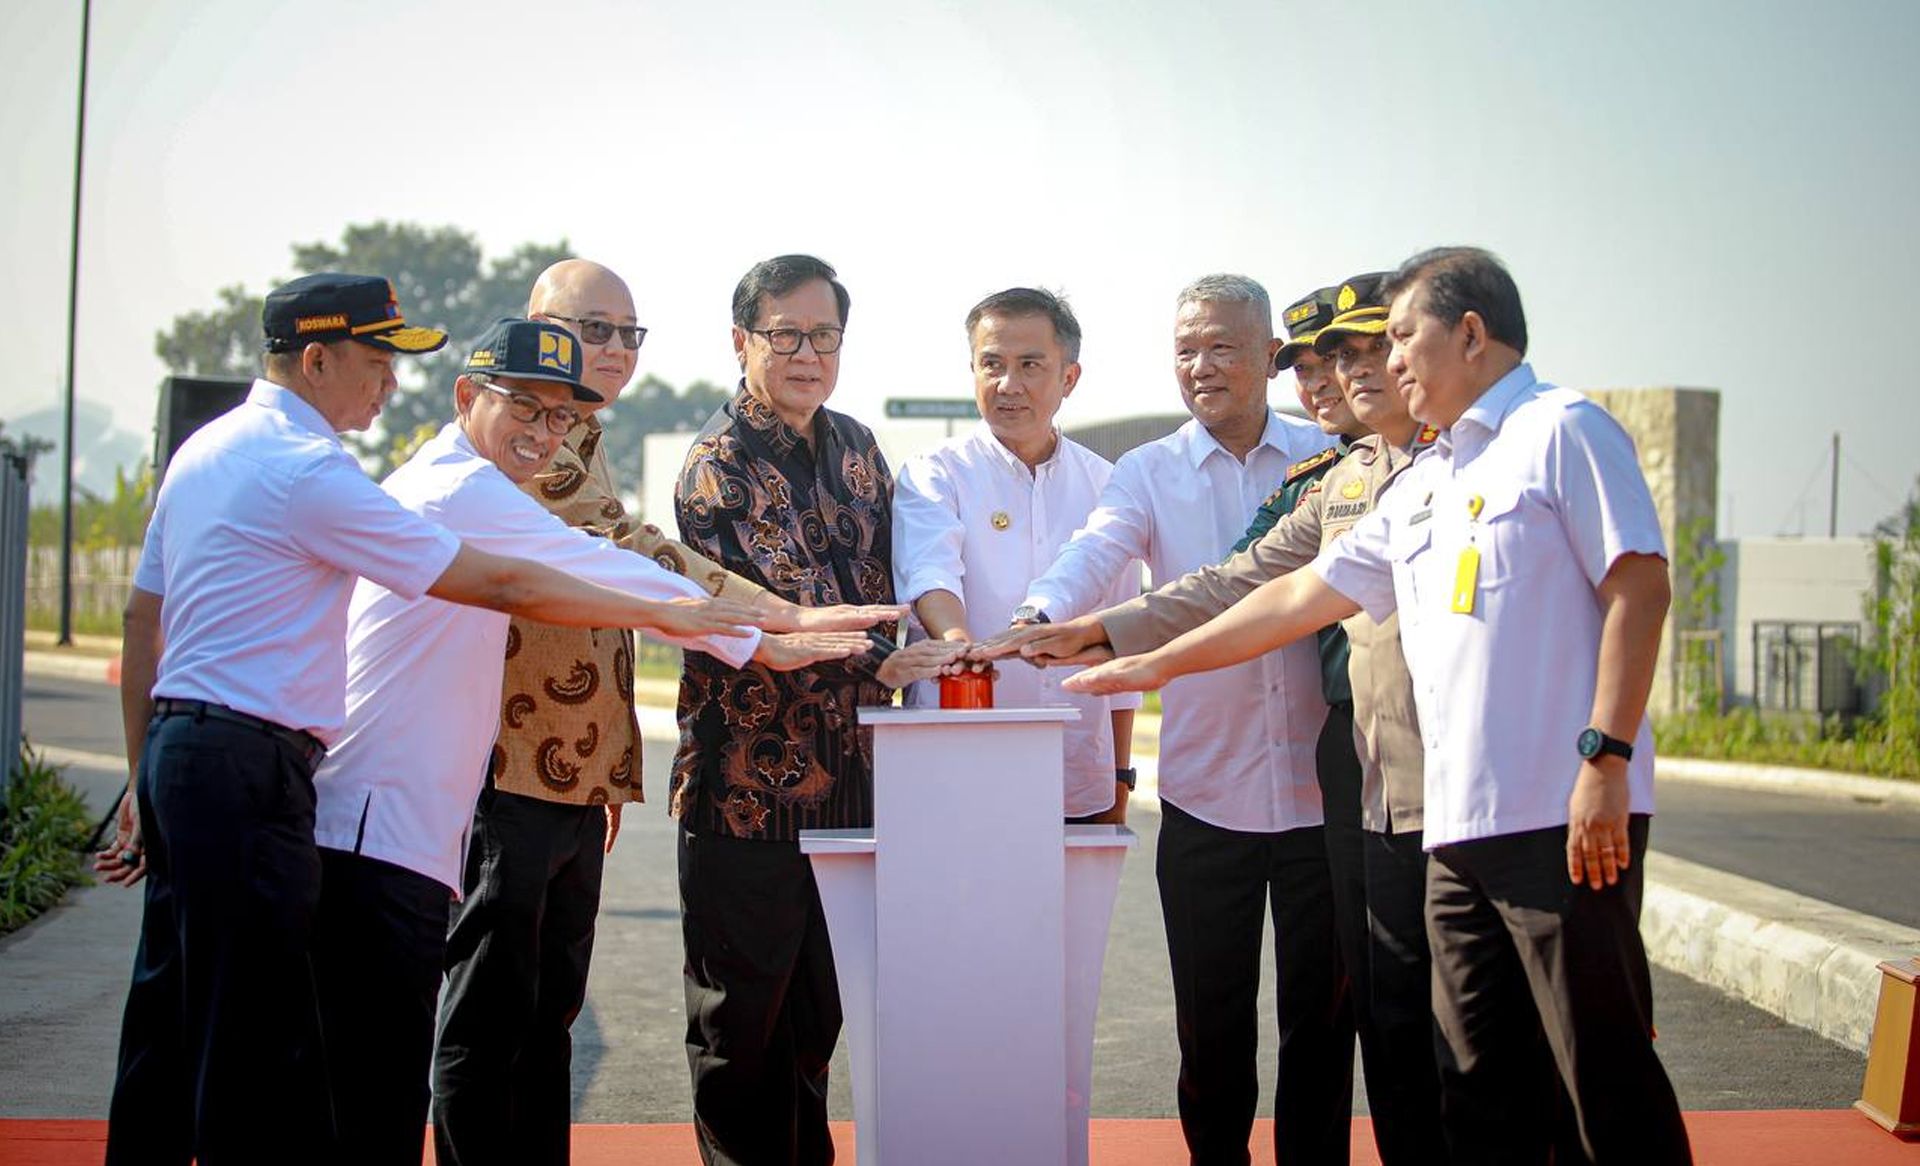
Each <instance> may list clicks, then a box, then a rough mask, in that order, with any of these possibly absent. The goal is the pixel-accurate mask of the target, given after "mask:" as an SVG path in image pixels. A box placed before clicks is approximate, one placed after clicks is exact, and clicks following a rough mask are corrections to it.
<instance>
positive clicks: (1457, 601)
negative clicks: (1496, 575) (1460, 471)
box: [1452, 494, 1487, 615]
mask: <svg viewBox="0 0 1920 1166" xmlns="http://www.w3.org/2000/svg"><path fill="white" fill-rule="evenodd" d="M1486 504H1487V500H1486V499H1484V498H1482V497H1480V495H1478V494H1475V495H1473V496H1472V497H1471V498H1468V499H1467V517H1468V518H1469V519H1470V520H1472V525H1470V526H1469V527H1468V528H1467V530H1468V534H1467V545H1466V546H1465V547H1462V548H1461V550H1460V561H1459V562H1458V563H1457V564H1455V565H1454V569H1453V604H1452V607H1453V610H1454V611H1456V612H1458V613H1460V614H1461V615H1472V614H1473V609H1474V606H1475V604H1476V603H1477V602H1478V600H1479V597H1480V548H1479V546H1478V545H1477V544H1476V542H1475V541H1474V540H1475V539H1476V537H1477V532H1478V531H1479V529H1480V511H1481V510H1482V509H1484V508H1485V506H1486Z"/></svg>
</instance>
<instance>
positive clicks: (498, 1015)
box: [433, 259, 901, 1166]
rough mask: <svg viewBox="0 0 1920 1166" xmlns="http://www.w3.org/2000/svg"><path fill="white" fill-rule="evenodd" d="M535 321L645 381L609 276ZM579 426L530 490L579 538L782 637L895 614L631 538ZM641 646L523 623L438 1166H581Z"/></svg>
mask: <svg viewBox="0 0 1920 1166" xmlns="http://www.w3.org/2000/svg"><path fill="white" fill-rule="evenodd" d="M527 315H528V316H529V317H530V318H532V319H535V320H546V321H551V322H552V323H555V324H559V325H560V326H562V327H564V328H567V329H568V330H570V331H572V332H573V334H574V335H575V337H577V338H578V339H579V341H580V349H581V376H580V379H581V381H582V383H584V384H585V385H586V386H587V387H588V388H590V389H593V390H594V391H595V392H597V393H599V394H600V395H601V397H603V398H604V399H605V400H606V401H609V402H611V401H612V400H613V399H614V398H615V397H616V396H618V395H619V393H620V391H621V390H622V389H624V388H626V386H627V382H628V381H629V380H630V379H632V377H633V371H634V366H635V364H636V363H637V361H638V357H639V349H640V343H641V341H642V340H644V339H645V338H646V334H647V330H646V329H645V328H642V327H640V326H639V323H638V319H637V317H636V316H635V314H634V306H633V295H632V293H631V292H629V291H628V290H627V285H626V282H625V281H624V280H622V279H621V278H620V277H619V276H618V275H616V274H614V273H613V272H612V271H610V270H608V269H607V268H606V267H603V266H602V265H600V264H598V263H593V262H590V261H588V260H585V259H567V260H563V261H561V262H559V263H556V264H554V265H553V266H552V267H549V268H547V270H546V271H544V272H542V273H541V275H540V278H539V280H538V281H537V282H535V284H534V286H533V292H532V295H531V296H530V297H529V299H528V304H527ZM602 407H603V406H602V405H600V404H593V403H587V402H582V403H580V404H579V405H578V406H577V408H578V409H579V411H580V413H581V414H582V420H581V421H580V423H579V424H577V425H575V426H574V427H573V429H572V431H571V432H569V433H568V434H567V436H566V440H565V442H564V443H563V444H562V446H561V447H560V449H559V450H558V451H557V452H556V453H555V455H554V458H553V461H552V463H551V464H550V465H549V466H548V467H547V469H546V470H544V471H542V472H541V473H539V474H537V475H535V476H534V477H533V479H532V480H530V481H529V482H527V483H525V484H524V485H523V486H522V487H521V488H522V489H524V490H526V491H527V492H528V493H529V494H531V495H532V496H533V497H534V498H536V499H538V500H539V502H540V503H541V505H543V506H545V507H546V508H547V509H548V510H549V511H551V512H552V513H553V514H555V515H557V516H559V518H560V519H561V520H562V521H564V522H566V523H567V524H568V525H569V526H575V527H581V528H584V529H587V530H590V531H592V532H594V533H595V534H599V535H602V536H604V537H606V538H609V539H612V540H614V541H616V542H618V543H620V544H621V545H623V546H626V547H628V548H629V549H632V550H636V551H639V552H640V553H642V554H645V555H648V556H649V557H651V558H652V559H654V561H656V562H658V563H659V564H660V565H662V566H664V567H666V568H667V569H668V570H671V571H675V572H678V573H679V574H682V575H685V576H687V577H688V578H689V579H692V580H693V581H694V582H696V583H698V584H700V585H701V586H702V587H704V588H705V589H706V590H707V591H709V592H711V593H713V594H715V595H723V594H724V595H726V596H728V597H730V598H737V599H741V600H744V601H747V602H750V603H752V604H753V605H754V606H755V607H756V608H757V609H759V610H760V611H761V612H764V613H765V615H766V624H765V626H766V627H767V628H769V629H771V630H785V629H791V630H798V629H800V628H807V629H810V630H823V629H826V628H834V629H840V630H845V629H850V628H864V627H869V626H871V625H872V624H874V623H876V622H878V621H879V620H882V619H895V618H898V617H899V616H900V615H901V611H900V609H898V608H895V607H888V606H880V607H872V608H868V607H820V608H802V607H799V606H797V605H795V604H793V603H791V602H789V601H787V600H785V599H782V598H781V597H779V596H777V595H775V594H773V593H772V592H770V591H767V590H765V589H763V588H761V587H760V586H758V585H756V584H754V583H751V582H748V581H747V580H745V579H743V578H741V577H740V576H738V575H735V574H733V573H731V572H729V571H727V570H726V569H725V568H723V567H721V566H720V565H718V564H717V563H714V562H713V561H711V560H709V559H707V558H705V557H703V556H701V555H699V554H697V553H696V552H694V551H691V550H689V549H688V548H686V547H684V546H682V545H681V544H680V543H678V542H675V541H673V540H671V539H668V538H667V537H666V536H665V535H664V534H662V533H661V532H660V530H659V528H658V527H655V526H652V525H648V524H643V523H640V522H637V521H635V520H634V519H633V518H632V517H631V516H629V515H628V514H627V512H626V509H625V507H624V506H622V505H621V503H620V499H619V496H618V494H617V493H616V491H615V486H614V482H613V478H612V475H611V474H610V473H609V471H608V468H607V459H606V455H605V453H604V452H603V451H602V449H601V437H602V431H601V428H600V423H599V421H598V420H597V419H596V418H595V417H594V416H593V414H594V413H595V412H596V411H597V410H599V409H600V408H602ZM641 800H642V797H641V788H640V730H639V725H638V723H637V722H636V721H635V719H634V713H633V634H632V633H631V632H629V631H626V630H624V629H612V628H603V629H585V628H562V627H556V626H554V625H552V624H543V623H535V622H532V621H528V620H515V621H514V622H513V624H512V626H511V628H510V630H509V632H508V637H507V650H506V679H505V684H504V686H503V687H502V689H501V717H500V735H499V738H498V739H497V741H496V742H495V745H494V749H493V755H492V761H491V764H490V767H489V774H488V781H487V786H486V789H485V790H483V791H482V792H481V795H480V800H479V803H478V805H477V807H476V809H475V812H474V819H473V832H472V836H471V840H470V842H469V843H468V848H467V863H466V873H465V878H464V882H465V891H466V895H465V898H464V900H463V902H462V903H461V904H460V906H459V908H458V909H457V913H456V915H455V916H454V920H453V926H452V930H451V932H450V934H449V935H448V940H447V985H446V990H445V993H444V995H443V996H442V1000H441V1010H440V1032H439V1041H438V1047H437V1049H436V1051H435V1054H434V1086H433V1088H434V1107H433V1108H434V1114H433V1122H434V1145H435V1149H436V1153H437V1155H438V1159H439V1161H440V1162H442V1163H445V1164H448V1166H452V1164H459V1166H468V1164H471V1163H475V1162H514V1163H549V1162H565V1161H567V1144H568V1127H569V1121H570V1113H571V1105H570V1090H571V1086H570V1076H571V1062H572V1054H573V1043H572V1037H571V1035H570V1033H569V1030H570V1028H571V1026H572V1024H573V1020H574V1018H575V1017H576V1016H578V1015H579V1014H580V1008H581V1005H582V1004H583V1003H584V1001H585V999H586V987H587V968H588V963H589V961H590V959H591V957H592V954H593V931H594V917H595V915H597V914H598V912H599V909H600V879H601V872H602V869H603V866H604V864H605V861H606V853H607V852H608V851H610V850H612V849H613V843H614V838H615V836H616V835H617V834H618V832H619V826H620V808H621V807H622V806H623V805H625V804H626V803H627V802H637V801H641Z"/></svg>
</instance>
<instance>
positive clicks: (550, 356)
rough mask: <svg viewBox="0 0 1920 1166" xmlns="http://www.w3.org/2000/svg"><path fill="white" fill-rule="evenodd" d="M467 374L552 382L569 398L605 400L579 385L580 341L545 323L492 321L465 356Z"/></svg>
mask: <svg viewBox="0 0 1920 1166" xmlns="http://www.w3.org/2000/svg"><path fill="white" fill-rule="evenodd" d="M461 371H462V372H468V373H484V374H486V375H487V376H496V377H515V378H517V379H519V380H523V381H553V382H554V383H556V384H562V385H566V386H567V387H568V388H571V389H572V390H573V399H574V400H576V401H585V402H587V403H588V404H592V405H598V404H600V403H601V402H603V401H605V400H606V398H605V397H603V396H601V395H600V394H599V393H596V392H594V391H593V390H592V389H589V388H588V387H587V386H586V385H584V384H581V383H580V342H579V341H577V340H575V339H574V338H573V333H571V332H569V331H567V330H566V329H565V328H562V327H561V326H560V325H558V324H549V323H547V322H546V321H545V320H524V319H521V318H520V317H518V316H502V317H500V318H499V319H498V320H495V321H494V322H493V323H492V324H491V325H490V326H489V327H488V328H487V330H486V332H485V333H484V334H482V335H481V337H480V339H479V341H478V342H477V343H476V344H475V345H474V346H473V353H472V355H470V356H468V357H467V366H466V368H464V369H462V370H461Z"/></svg>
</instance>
